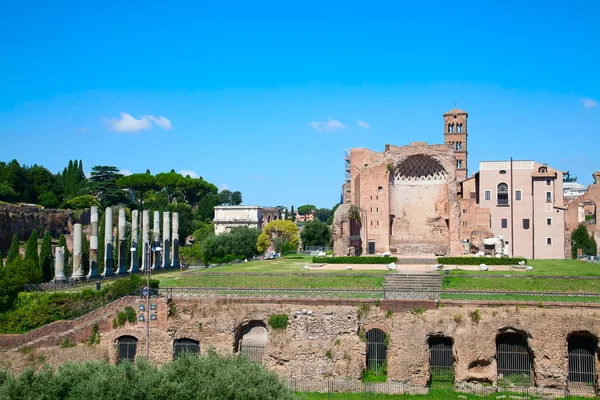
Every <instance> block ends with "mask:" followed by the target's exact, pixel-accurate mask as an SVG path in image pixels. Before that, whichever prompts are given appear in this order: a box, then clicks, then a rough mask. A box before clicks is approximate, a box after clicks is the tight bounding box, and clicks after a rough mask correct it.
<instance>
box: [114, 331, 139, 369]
mask: <svg viewBox="0 0 600 400" xmlns="http://www.w3.org/2000/svg"><path fill="white" fill-rule="evenodd" d="M137 341H138V340H137V338H135V337H133V336H121V337H120V338H119V339H117V343H118V344H117V347H118V358H117V364H121V363H122V362H133V361H134V360H135V353H136V351H137Z"/></svg>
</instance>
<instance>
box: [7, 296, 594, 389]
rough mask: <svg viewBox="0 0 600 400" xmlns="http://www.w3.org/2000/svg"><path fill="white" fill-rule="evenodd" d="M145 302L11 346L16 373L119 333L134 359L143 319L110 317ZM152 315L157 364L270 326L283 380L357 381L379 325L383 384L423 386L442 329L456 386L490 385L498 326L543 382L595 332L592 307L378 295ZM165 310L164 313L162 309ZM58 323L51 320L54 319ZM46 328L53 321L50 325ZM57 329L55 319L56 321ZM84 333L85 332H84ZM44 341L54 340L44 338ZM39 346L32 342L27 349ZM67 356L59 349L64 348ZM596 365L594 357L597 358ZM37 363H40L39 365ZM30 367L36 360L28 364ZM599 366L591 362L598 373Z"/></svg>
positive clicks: (195, 303)
mask: <svg viewBox="0 0 600 400" xmlns="http://www.w3.org/2000/svg"><path fill="white" fill-rule="evenodd" d="M141 302H143V303H144V304H145V301H143V300H141V299H139V298H135V297H128V298H125V299H122V302H121V301H120V302H119V303H118V304H115V303H114V304H113V305H112V308H110V309H108V308H105V309H103V310H102V311H98V313H99V314H102V315H96V317H89V318H82V319H80V320H76V321H77V322H76V321H73V323H75V324H74V325H73V326H72V327H71V328H70V329H71V330H72V333H70V335H72V337H73V340H75V341H78V340H87V337H89V327H90V326H91V325H90V324H91V323H92V321H100V323H99V326H100V332H101V342H100V344H99V345H95V346H88V345H85V344H79V345H78V346H77V347H75V348H73V349H60V348H57V347H56V344H55V343H50V342H51V341H47V342H46V343H48V344H49V346H47V347H42V346H40V347H41V348H38V349H35V350H33V352H34V353H33V354H38V355H39V356H32V355H31V354H32V353H29V354H24V353H23V351H22V350H21V351H10V352H6V353H4V354H5V355H6V357H5V362H6V361H9V362H10V363H11V365H12V366H13V367H12V368H13V370H15V371H19V370H21V369H22V368H24V367H25V366H28V365H30V366H31V365H32V364H31V362H29V364H28V363H27V362H24V361H23V360H27V359H33V360H34V361H33V362H34V363H35V362H36V361H35V360H37V359H38V358H39V357H42V358H43V359H44V360H46V361H47V362H49V363H50V364H52V365H55V364H56V363H58V362H59V360H64V359H65V357H67V356H68V355H69V354H70V355H71V356H72V357H73V358H75V359H77V360H83V359H98V358H107V359H108V360H110V361H111V362H116V361H117V354H118V352H117V341H118V338H119V337H121V336H123V335H128V336H133V337H136V338H137V339H138V344H137V356H138V357H145V354H146V324H145V323H136V324H129V323H128V324H126V325H125V326H124V327H121V328H114V329H113V327H112V319H113V318H114V316H115V315H116V313H117V312H118V311H121V310H122V308H123V307H124V306H125V305H130V306H132V307H134V308H135V309H136V310H138V309H139V304H140V303H141ZM152 302H153V303H155V304H157V307H156V310H155V311H153V312H155V313H156V315H157V319H156V320H153V321H151V326H150V327H151V330H150V343H151V345H150V358H151V360H153V361H154V362H156V363H158V364H162V363H164V362H168V361H170V360H172V358H173V342H174V340H176V339H179V338H189V339H194V340H197V341H199V342H200V351H201V353H206V352H207V351H208V350H209V349H210V348H214V349H215V350H216V351H217V352H220V353H231V352H233V349H234V346H235V341H236V334H238V335H237V337H238V338H239V332H240V331H241V330H242V328H243V327H244V326H245V325H246V324H248V323H251V322H256V321H260V322H262V323H264V324H265V326H267V331H268V339H267V342H266V344H265V347H264V353H263V358H262V360H263V363H264V364H265V365H266V366H267V367H268V368H270V369H272V370H274V371H276V372H277V373H278V374H280V375H281V376H282V377H284V378H286V379H290V378H294V379H299V380H303V381H310V380H315V381H322V380H326V379H345V380H350V381H358V380H359V379H360V376H361V372H362V370H363V369H364V367H365V362H366V361H365V358H366V344H365V342H364V341H363V340H362V339H361V336H362V332H366V331H368V330H369V329H372V328H378V329H381V330H383V331H384V332H385V333H386V334H387V337H388V343H389V344H388V350H387V371H388V381H390V382H406V383H411V384H415V385H425V384H426V383H427V382H428V380H429V351H428V339H429V338H430V337H431V336H441V335H443V336H447V337H451V338H452V340H453V354H454V371H455V381H456V383H457V384H461V385H464V384H472V383H478V382H487V383H492V384H496V383H497V373H496V369H497V366H496V356H495V354H496V337H497V335H498V334H499V333H500V332H503V331H505V330H508V331H511V330H512V331H516V332H522V333H523V334H524V335H525V336H526V338H527V343H528V345H529V348H530V351H531V354H532V355H533V375H534V380H535V384H536V385H537V386H540V387H552V388H564V387H565V386H566V385H567V373H568V371H567V368H568V354H567V338H568V336H569V335H570V334H572V333H575V332H585V333H588V334H591V335H595V336H599V335H600V320H599V318H598V317H599V315H598V314H599V310H598V309H596V308H590V309H586V308H577V309H572V308H565V307H563V308H545V307H544V308H539V307H523V306H515V305H512V306H506V305H505V306H495V307H485V306H483V307H482V305H479V306H478V307H479V309H478V311H477V312H475V310H476V306H475V305H462V304H460V305H452V306H444V307H440V308H435V307H433V305H434V303H431V302H429V303H427V304H421V303H414V302H413V303H411V302H396V301H384V302H381V303H380V304H379V303H377V304H375V303H373V302H372V301H371V302H368V301H352V300H336V301H328V300H313V301H310V300H293V301H292V300H280V301H275V300H266V299H263V300H260V299H220V300H218V299H212V300H207V299H204V300H201V299H192V298H189V299H176V300H174V301H172V302H171V301H167V300H166V299H164V298H160V299H156V300H152ZM169 310H170V311H169ZM273 314H286V315H288V318H289V325H288V327H287V328H286V329H283V330H273V329H272V328H271V327H269V326H268V319H269V317H270V316H271V315H273ZM57 324H58V323H57ZM49 326H51V325H49ZM54 326H56V327H58V326H59V325H54ZM86 335H87V336H86ZM50 344H51V345H50ZM33 347H36V346H33ZM63 353H64V354H63ZM596 363H597V364H598V360H597V358H596ZM38 364H39V362H38ZM35 365H37V364H35ZM598 367H600V365H596V370H598Z"/></svg>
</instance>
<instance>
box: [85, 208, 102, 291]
mask: <svg viewBox="0 0 600 400" xmlns="http://www.w3.org/2000/svg"><path fill="white" fill-rule="evenodd" d="M98 276H100V275H99V274H98V207H97V206H92V211H91V217H90V270H89V272H88V276H87V277H88V279H94V278H97V277H98Z"/></svg>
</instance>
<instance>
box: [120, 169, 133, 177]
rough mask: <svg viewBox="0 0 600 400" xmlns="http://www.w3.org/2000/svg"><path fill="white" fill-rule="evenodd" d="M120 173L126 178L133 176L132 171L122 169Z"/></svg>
mask: <svg viewBox="0 0 600 400" xmlns="http://www.w3.org/2000/svg"><path fill="white" fill-rule="evenodd" d="M119 173H120V174H121V175H125V176H129V175H132V173H131V171H129V170H126V169H122V170H120V171H119Z"/></svg>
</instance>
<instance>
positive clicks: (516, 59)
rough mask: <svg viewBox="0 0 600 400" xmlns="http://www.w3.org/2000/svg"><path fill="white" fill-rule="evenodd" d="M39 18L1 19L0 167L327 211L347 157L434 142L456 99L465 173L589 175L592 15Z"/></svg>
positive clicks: (594, 143)
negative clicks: (358, 150)
mask: <svg viewBox="0 0 600 400" xmlns="http://www.w3.org/2000/svg"><path fill="white" fill-rule="evenodd" d="M42 4H43V3H42V2H41V1H37V2H32V1H19V2H10V3H7V4H4V5H3V9H2V13H0V43H2V51H1V53H0V54H2V62H0V77H1V78H0V93H1V96H0V140H1V143H2V144H1V145H0V160H4V161H8V160H10V159H13V158H16V159H17V160H19V161H20V162H22V163H26V164H33V163H38V164H42V165H44V166H46V167H47V168H49V169H50V170H51V171H53V172H58V171H60V170H62V168H63V167H64V166H66V164H67V163H68V160H69V159H73V158H77V159H83V160H84V168H85V169H86V171H89V169H90V168H91V166H93V165H115V166H117V167H118V168H120V169H122V170H127V171H131V172H144V171H145V170H146V169H147V168H149V169H150V170H151V171H152V172H153V173H158V172H161V171H168V170H170V169H172V168H173V169H175V170H177V171H182V170H187V171H194V172H195V173H197V174H198V175H201V176H203V177H204V178H205V179H207V180H209V181H211V182H213V183H215V184H217V185H218V186H222V187H228V188H229V189H230V190H240V191H242V193H243V196H244V203H245V204H258V205H285V206H288V207H289V206H291V205H292V204H294V205H296V207H297V206H298V205H301V204H305V203H312V204H315V205H317V206H319V207H331V206H333V205H334V204H335V203H336V202H337V201H339V195H340V186H341V184H342V183H343V178H344V171H343V151H344V149H345V148H350V147H368V148H371V149H373V150H377V151H381V150H383V147H384V145H385V144H386V143H390V144H396V145H403V144H408V143H410V142H412V141H426V142H428V143H441V142H442V141H443V122H442V113H443V112H445V111H447V110H449V109H451V108H452V107H453V104H454V101H456V102H457V105H458V107H459V108H461V109H464V110H467V111H468V112H469V170H470V171H469V172H470V173H471V172H475V171H476V169H477V165H478V164H477V163H478V161H480V160H496V159H508V158H509V157H511V156H512V157H514V158H515V159H534V160H536V161H539V162H546V163H548V164H549V165H551V166H553V167H556V168H559V169H563V170H570V171H571V173H572V174H573V175H575V176H578V177H579V181H580V182H581V183H584V184H589V183H590V181H591V173H592V172H593V171H596V170H600V161H598V160H599V158H600V157H599V156H598V151H599V150H600V75H599V73H600V24H599V23H598V15H600V2H598V1H594V0H588V1H578V0H575V1H570V2H568V3H565V2H558V1H549V0H545V1H533V0H531V1H502V2H500V1H473V2H460V1H454V2H437V1H423V2H378V1H374V2H364V1H363V2H352V1H344V2H339V1H328V2H324V1H304V2H300V3H297V4H292V3H290V2H281V1H278V2H266V1H263V2H241V1H240V2H211V3H208V2H189V3H183V2H177V1H169V2H164V1H163V2H153V1H144V2H141V1H139V2H138V1H134V0H132V1H128V2H116V1H102V2H96V1H88V2H67V1H57V2H52V3H44V5H42ZM121 113H125V114H127V115H129V116H131V118H130V117H128V116H127V115H125V116H124V120H121V118H122V117H121V115H122V114H121ZM159 117H163V118H162V119H161V118H159ZM133 118H135V119H133ZM358 121H363V122H364V123H365V124H366V125H365V124H362V125H363V127H360V126H359V122H358ZM366 126H368V127H366ZM315 128H316V129H315Z"/></svg>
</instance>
